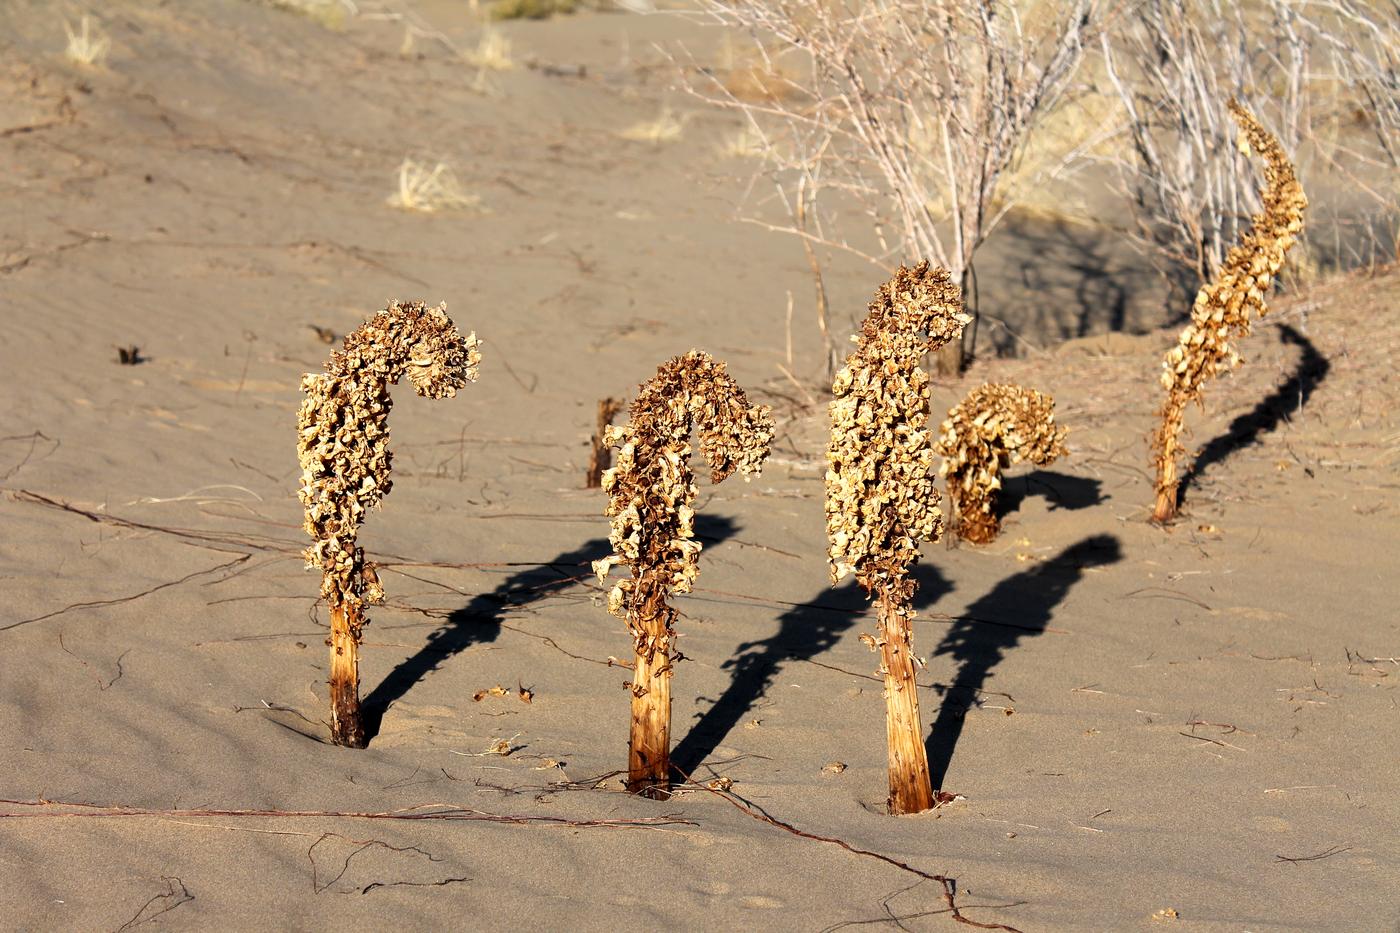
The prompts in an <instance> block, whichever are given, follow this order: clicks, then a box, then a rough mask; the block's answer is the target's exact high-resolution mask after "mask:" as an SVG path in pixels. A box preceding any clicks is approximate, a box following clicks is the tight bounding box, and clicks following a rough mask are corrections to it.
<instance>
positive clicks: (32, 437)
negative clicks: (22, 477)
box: [0, 431, 60, 482]
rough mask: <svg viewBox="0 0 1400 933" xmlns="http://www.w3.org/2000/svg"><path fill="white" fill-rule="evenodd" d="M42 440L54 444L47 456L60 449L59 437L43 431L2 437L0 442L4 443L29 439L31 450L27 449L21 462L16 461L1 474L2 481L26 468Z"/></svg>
mask: <svg viewBox="0 0 1400 933" xmlns="http://www.w3.org/2000/svg"><path fill="white" fill-rule="evenodd" d="M41 440H42V441H48V442H49V443H50V444H52V445H53V449H52V450H50V451H49V453H48V454H45V456H48V455H49V454H52V453H54V451H56V450H58V448H59V446H60V442H59V441H58V440H57V439H55V438H52V437H49V436H48V435H47V434H45V433H44V432H43V431H33V432H30V433H29V434H15V435H11V436H10V437H0V443H3V442H4V441H29V450H27V451H25V454H24V459H22V460H20V462H19V463H16V464H15V465H14V466H12V467H10V469H9V470H7V471H6V472H5V474H4V475H3V476H0V482H4V481H5V480H7V479H9V478H10V477H11V476H14V475H15V474H16V473H18V472H19V471H20V470H22V469H24V467H25V465H26V464H28V463H29V461H30V458H32V457H33V456H34V450H35V448H36V447H38V445H39V441H41Z"/></svg>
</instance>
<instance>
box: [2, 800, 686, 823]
mask: <svg viewBox="0 0 1400 933" xmlns="http://www.w3.org/2000/svg"><path fill="white" fill-rule="evenodd" d="M0 805H4V806H10V807H29V808H31V810H33V811H37V812H19V813H0V820H4V819H36V818H42V817H49V818H63V817H74V818H76V817H99V818H100V817H119V816H154V817H193V816H219V817H263V818H311V819H356V820H405V821H444V822H475V823H508V824H512V825H516V826H529V825H535V824H538V825H543V826H562V827H566V828H570V829H577V828H588V827H595V826H597V827H609V828H639V829H654V828H658V827H663V826H697V825H699V824H697V823H696V822H695V821H694V820H688V819H684V818H683V817H679V816H675V815H671V816H645V817H638V818H636V819H592V820H570V819H565V818H564V817H560V816H530V815H528V814H515V813H488V812H486V811H484V810H473V809H470V808H468V807H456V806H452V805H450V804H445V803H420V804H417V805H415V806H412V807H403V808H401V809H398V810H383V811H379V812H374V811H357V810H224V809H218V808H214V807H201V808H197V809H190V810H181V809H175V808H170V809H163V808H159V807H128V806H122V805H120V804H118V805H110V806H109V805H105V804H96V803H76V802H73V801H67V800H46V799H44V798H42V797H41V798H39V799H37V800H10V799H0ZM57 808H66V809H57Z"/></svg>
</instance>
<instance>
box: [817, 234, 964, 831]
mask: <svg viewBox="0 0 1400 933" xmlns="http://www.w3.org/2000/svg"><path fill="white" fill-rule="evenodd" d="M969 320H970V318H969V317H968V316H967V314H966V313H964V311H963V306H962V293H961V291H960V290H959V288H958V286H957V285H956V284H955V283H954V282H953V281H952V280H951V278H950V277H949V275H948V272H947V271H946V270H944V269H937V268H933V267H932V266H930V265H929V263H927V262H922V263H920V264H919V265H918V266H916V267H915V268H913V269H909V268H907V267H904V266H901V267H900V268H899V271H898V272H896V273H895V276H894V278H893V279H891V280H890V281H889V282H888V283H886V284H884V285H882V286H880V290H879V292H878V293H876V295H875V299H874V300H873V301H871V302H870V313H869V314H868V315H867V316H866V319H865V324H864V325H863V327H862V329H861V335H860V337H859V339H858V340H857V345H856V351H855V352H854V353H852V354H851V355H850V357H849V358H848V359H847V360H846V366H845V368H843V369H842V370H841V371H840V372H839V373H837V374H836V381H835V383H834V384H833V385H832V388H831V391H832V394H833V395H834V396H835V398H834V400H833V401H832V403H831V447H830V449H829V450H828V452H827V460H828V462H829V463H830V468H829V469H828V470H827V474H826V529H827V537H828V539H829V541H830V550H829V552H828V554H829V557H830V561H831V582H832V583H833V584H835V583H837V582H839V581H840V580H841V578H843V577H845V576H846V575H847V574H851V573H854V574H855V577H856V580H857V581H858V582H859V583H860V585H861V587H862V588H863V589H864V590H865V593H866V595H867V596H868V597H869V596H873V597H875V598H876V601H877V605H878V613H879V622H878V628H877V634H876V636H875V638H874V640H873V641H872V642H868V643H870V644H871V645H872V647H874V648H877V649H878V650H879V651H880V652H881V665H880V673H882V674H883V675H884V677H885V704H886V711H887V714H888V717H887V721H886V731H887V737H888V740H889V752H890V761H889V772H890V773H889V777H890V797H889V808H890V812H891V813H918V812H920V811H922V810H927V809H929V808H930V807H932V806H933V803H934V801H933V786H932V783H931V781H930V779H929V770H928V757H927V755H926V753H925V751H924V737H923V728H922V726H921V724H920V722H919V696H918V691H917V689H916V687H915V683H914V668H915V665H916V664H921V663H922V662H920V661H918V659H917V658H916V657H915V656H914V653H913V646H912V644H911V640H910V624H911V622H912V621H913V617H914V611H913V609H912V608H910V601H911V599H912V598H913V595H914V589H915V587H916V584H915V581H913V580H912V579H910V578H909V570H910V568H911V567H912V566H913V565H914V563H915V561H917V560H918V559H919V542H920V541H936V540H937V539H938V536H939V535H940V534H941V533H942V531H943V515H942V513H941V512H940V511H939V509H938V490H937V489H936V488H935V487H934V482H933V476H932V474H933V458H934V449H933V437H932V431H930V429H929V412H928V398H929V388H928V385H929V378H928V374H927V373H925V372H924V370H923V369H922V367H921V364H922V362H923V360H924V357H925V356H926V355H927V354H928V353H930V352H932V351H934V350H937V349H938V348H939V347H941V346H943V345H945V344H947V343H948V342H949V341H952V340H955V339H957V337H958V335H959V334H960V333H962V329H963V326H964V325H966V324H967V323H968V321H969ZM866 637H867V638H868V636H866Z"/></svg>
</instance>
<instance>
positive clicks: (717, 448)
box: [593, 350, 773, 657]
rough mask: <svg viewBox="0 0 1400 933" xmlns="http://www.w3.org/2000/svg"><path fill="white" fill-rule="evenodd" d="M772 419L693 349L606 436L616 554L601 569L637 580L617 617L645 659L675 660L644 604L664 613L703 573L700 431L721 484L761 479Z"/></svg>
mask: <svg viewBox="0 0 1400 933" xmlns="http://www.w3.org/2000/svg"><path fill="white" fill-rule="evenodd" d="M768 412H769V408H768V406H766V405H750V404H749V400H748V397H747V396H746V395H745V394H744V391H743V389H741V388H739V386H738V385H737V384H736V383H735V382H734V380H733V379H732V378H730V376H729V373H728V372H726V370H725V366H724V364H723V363H722V362H719V361H717V360H715V359H714V358H713V357H711V356H710V355H709V354H708V353H704V352H702V351H700V350H692V351H690V352H689V353H687V354H685V355H684V356H678V357H676V358H674V359H672V360H669V361H667V362H666V363H665V364H663V365H662V366H661V367H660V369H658V370H657V373H656V375H655V376H653V377H652V378H651V379H650V380H649V381H647V382H645V383H643V384H642V386H641V388H640V390H639V391H638V393H637V397H636V399H635V400H634V401H633V402H632V404H631V406H630V407H629V413H630V415H631V418H630V421H629V423H628V424H626V425H622V426H610V427H609V428H608V429H607V432H606V436H605V441H606V443H607V444H608V446H609V447H612V448H613V449H614V450H616V451H617V457H616V462H615V463H614V465H613V467H612V468H611V469H609V470H607V471H605V472H604V473H603V490H604V491H605V492H606V493H607V494H608V506H607V514H608V516H609V517H611V519H612V532H611V534H610V535H609V540H610V541H611V542H612V547H613V551H614V553H613V554H612V555H611V556H609V557H606V558H604V559H603V560H601V561H596V562H595V563H594V565H593V567H594V570H595V571H596V572H597V573H598V575H599V577H600V578H603V577H606V575H607V573H608V570H609V569H610V568H611V567H612V566H613V565H614V564H619V563H620V564H626V565H627V567H628V568H629V569H630V570H631V571H632V576H631V579H628V580H622V581H620V582H619V583H617V585H615V586H614V587H613V588H612V590H611V591H610V592H609V594H608V610H609V611H610V612H612V613H613V614H614V615H617V616H620V617H622V618H624V619H626V620H627V623H628V628H629V629H630V630H631V632H632V634H633V636H634V637H635V638H636V639H637V651H638V654H640V655H645V656H647V657H651V656H653V655H654V654H655V653H657V652H664V653H666V655H667V656H668V657H669V656H670V644H669V641H670V639H669V634H670V633H669V622H668V624H667V626H666V628H667V629H668V632H667V634H666V635H665V636H663V639H662V641H661V642H660V643H658V642H657V639H656V638H655V637H654V636H648V635H647V633H646V632H645V631H644V630H643V629H642V628H641V627H640V626H639V625H638V622H639V617H638V613H639V611H640V610H641V606H642V604H643V603H650V604H652V606H653V608H660V607H661V606H664V602H665V597H666V596H667V595H668V594H669V593H684V592H688V591H689V590H690V588H691V586H692V585H693V584H694V582H695V576H696V572H697V570H698V557H699V554H700V542H698V541H696V540H695V510H694V508H693V507H692V504H693V503H694V501H695V496H696V488H695V476H694V474H693V473H692V472H691V469H690V463H689V460H690V452H691V448H690V433H691V430H692V426H694V427H695V428H697V429H698V430H699V432H700V449H701V451H702V452H703V453H704V455H705V459H706V460H708V461H709V464H710V477H711V479H712V480H713V481H714V482H716V483H718V482H721V481H722V480H724V479H725V478H727V477H728V476H730V475H731V474H733V473H734V472H735V471H736V470H738V471H740V472H743V473H746V474H751V475H758V473H759V471H760V469H761V467H762V465H763V461H764V460H765V459H766V458H767V456H768V445H769V442H770V441H771V440H772V439H773V420H772V418H771V417H770V416H769V414H768Z"/></svg>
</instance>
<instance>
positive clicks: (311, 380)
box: [297, 301, 481, 748]
mask: <svg viewBox="0 0 1400 933" xmlns="http://www.w3.org/2000/svg"><path fill="white" fill-rule="evenodd" d="M478 347H479V344H478V342H477V339H476V335H475V334H470V335H468V336H467V337H463V336H462V335H461V334H460V333H459V332H458V331H457V328H456V326H454V325H453V323H452V320H451V318H449V317H448V316H447V306H446V305H445V304H444V305H439V306H438V307H435V308H430V307H427V306H426V305H424V304H423V303H422V302H411V303H407V304H405V303H401V302H397V301H396V302H392V303H390V305H389V307H388V308H386V309H385V310H383V311H380V312H379V313H378V314H376V315H375V316H374V317H372V318H371V319H370V320H369V321H367V322H366V323H365V324H364V325H363V326H361V327H360V329H359V330H357V331H355V332H354V333H353V334H351V335H350V336H348V337H346V338H345V344H344V347H343V348H342V349H340V350H336V351H334V352H332V353H331V356H330V359H329V360H328V361H327V363H326V371H325V372H324V373H311V374H308V375H306V376H305V377H303V379H302V383H301V389H302V392H304V393H305V394H306V399H305V401H303V402H302V405H301V411H300V412H299V414H298V417H297V457H298V459H299V460H300V462H301V470H302V475H301V490H300V498H301V502H302V505H303V506H305V508H306V522H305V528H306V532H307V534H309V535H310V536H311V541H312V543H311V546H310V547H309V548H307V550H306V560H307V565H308V566H310V567H315V568H317V569H319V570H320V571H321V572H322V578H321V596H322V597H323V598H324V599H325V600H326V601H327V603H328V604H329V606H330V611H331V637H330V645H331V681H330V684H331V735H332V739H333V740H334V741H335V742H336V744H338V745H349V746H353V747H357V748H358V747H363V745H364V744H365V735H364V728H363V725H362V724H361V722H360V710H359V705H360V700H359V643H360V633H361V630H362V629H363V628H364V626H365V625H366V624H368V621H369V620H368V618H367V617H366V616H365V608H366V607H368V606H372V605H375V604H377V603H379V602H381V601H382V600H383V598H384V590H383V588H382V587H381V586H380V585H379V579H378V577H377V575H376V574H375V572H374V567H373V565H372V564H368V563H366V561H365V556H364V551H363V550H362V549H361V548H360V547H359V546H358V545H357V544H356V538H357V536H358V534H359V530H360V524H361V523H362V522H363V521H364V518H365V513H366V512H367V511H369V510H370V509H371V508H374V507H375V506H377V505H379V503H380V501H381V500H382V499H383V498H384V496H385V495H387V494H388V492H389V489H390V487H391V486H392V482H391V480H390V478H389V468H390V464H391V461H392V457H393V455H392V453H391V452H390V450H389V421H388V419H389V410H390V409H391V408H392V406H393V400H392V399H391V398H390V396H389V386H391V385H393V384H394V383H396V382H398V381H399V380H400V379H401V378H403V377H404V376H407V377H408V378H409V379H410V380H412V382H413V387H414V389H415V390H416V391H417V392H418V394H419V395H422V396H426V397H428V398H450V397H451V396H453V395H456V394H457V390H458V389H460V388H462V387H463V386H465V385H466V384H467V383H468V382H472V381H475V380H476V377H477V364H478V363H480V361H481V354H480V353H479V352H478Z"/></svg>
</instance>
